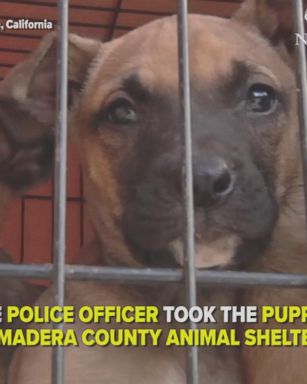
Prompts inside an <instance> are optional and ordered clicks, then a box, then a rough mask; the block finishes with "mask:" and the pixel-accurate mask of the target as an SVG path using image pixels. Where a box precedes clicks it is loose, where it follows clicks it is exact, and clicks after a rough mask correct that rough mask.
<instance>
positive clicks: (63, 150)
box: [52, 0, 69, 384]
mask: <svg viewBox="0 0 307 384" xmlns="http://www.w3.org/2000/svg"><path fill="white" fill-rule="evenodd" d="M58 18H59V24H58V55H57V58H58V59H57V124H56V148H55V177H54V195H55V196H54V269H53V282H54V292H55V297H54V302H55V305H57V306H60V307H63V306H64V295H65V253H66V194H67V191H66V190H67V185H66V177H67V175H66V173H67V117H68V106H67V103H68V29H69V0H61V1H59V3H58ZM53 327H54V328H55V329H63V328H64V325H63V323H59V324H54V325H53ZM52 383H53V384H63V383H64V348H63V347H60V346H57V347H55V348H53V353H52Z"/></svg>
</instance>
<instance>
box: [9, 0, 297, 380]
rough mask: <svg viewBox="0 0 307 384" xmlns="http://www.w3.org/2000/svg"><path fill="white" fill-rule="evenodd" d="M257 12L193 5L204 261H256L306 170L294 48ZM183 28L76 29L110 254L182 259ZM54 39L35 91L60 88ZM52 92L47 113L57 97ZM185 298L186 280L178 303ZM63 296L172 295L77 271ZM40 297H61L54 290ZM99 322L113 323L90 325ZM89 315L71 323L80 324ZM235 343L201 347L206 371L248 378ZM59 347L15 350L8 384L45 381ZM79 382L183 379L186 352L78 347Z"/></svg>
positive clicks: (86, 141) (154, 260) (88, 166)
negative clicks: (97, 37)
mask: <svg viewBox="0 0 307 384" xmlns="http://www.w3.org/2000/svg"><path fill="white" fill-rule="evenodd" d="M260 3H264V2H263V1H259V4H260ZM270 3H271V2H270ZM255 4H256V3H255ZM256 16H257V17H258V16H259V17H260V14H258V13H257V14H255V13H253V9H252V7H250V8H249V7H247V8H246V13H244V15H243V14H242V13H241V14H239V15H238V16H237V17H236V18H234V19H232V20H223V19H220V18H214V17H205V16H196V15H193V16H190V50H191V83H192V106H193V150H194V157H193V163H194V164H193V166H194V167H193V170H194V180H195V185H194V190H195V209H196V243H197V244H196V248H197V249H196V251H197V252H196V253H197V254H196V259H197V260H196V261H197V266H198V267H201V268H204V267H212V266H226V265H231V264H234V263H235V262H245V263H246V262H251V258H253V257H255V256H258V255H259V254H261V253H262V252H263V251H264V250H265V249H266V248H267V247H268V246H269V245H270V240H271V236H272V232H273V231H274V229H275V228H276V223H279V221H278V217H279V214H280V212H283V206H284V205H285V204H286V203H287V202H288V196H290V195H289V194H290V192H291V189H292V186H293V175H294V174H296V172H297V170H298V168H299V151H298V148H299V145H298V139H297V133H298V124H297V110H296V86H295V79H294V74H293V71H292V70H291V68H290V67H289V65H288V63H289V60H288V58H286V57H285V58H284V57H282V54H284V53H285V52H286V51H285V48H284V47H282V48H281V50H279V47H278V48H277V47H274V46H272V45H271V39H272V38H273V37H274V39H277V41H278V42H279V40H278V39H279V35H278V33H275V34H274V35H272V34H270V33H268V31H267V30H266V29H262V30H261V31H259V30H258V29H257V23H256V21H257V22H258V20H257V17H256ZM252 23H255V24H252ZM251 24H252V25H253V26H254V28H251ZM176 31H177V26H176V18H174V17H172V18H165V19H161V20H158V21H155V22H153V23H150V24H148V25H146V26H144V27H142V28H140V29H137V30H135V31H133V32H131V33H129V34H127V35H125V36H123V37H122V38H120V39H117V40H115V41H112V42H111V43H108V44H100V43H97V42H94V41H89V40H85V39H81V38H78V37H76V36H72V37H71V41H70V75H71V76H70V77H71V82H72V83H73V84H75V85H76V84H77V83H79V84H80V88H82V92H80V93H79V94H77V98H76V99H75V105H74V109H73V112H72V115H71V130H72V134H73V135H74V137H75V139H76V142H77V145H78V148H79V152H80V155H81V160H82V166H83V172H84V177H85V183H86V192H87V200H88V204H89V208H90V211H91V215H92V220H93V223H94V226H95V229H96V232H97V234H98V236H99V241H98V243H97V245H96V249H97V247H98V249H99V250H100V251H101V254H102V255H103V260H102V261H103V262H104V263H107V264H113V265H118V264H122V265H136V264H140V263H142V264H144V265H151V264H155V265H166V264H167V265H178V264H179V265H182V246H181V241H180V238H181V235H182V207H181V200H182V193H181V188H180V185H181V183H180V169H181V167H180V119H179V110H178V104H179V101H178V69H177V66H178V64H177V44H176ZM54 40H55V37H54V35H51V36H48V37H47V38H46V40H45V41H44V42H43V46H42V47H43V54H38V53H39V52H41V51H40V50H39V51H38V53H36V55H37V56H39V57H40V59H41V61H40V65H41V66H42V67H43V69H44V70H43V71H41V70H40V68H37V67H35V75H34V76H33V78H32V81H31V82H29V83H27V87H30V88H31V89H32V92H33V94H36V95H37V97H38V96H39V97H44V95H49V96H50V95H53V94H54V90H53V89H52V87H50V88H48V87H46V86H45V87H43V88H42V85H43V84H52V82H49V83H47V82H46V81H45V78H46V76H48V78H54V76H55V73H54V71H51V70H50V69H51V68H54V62H55V55H54V47H55V41H54ZM280 43H281V41H280ZM280 45H282V44H280ZM46 47H49V49H46ZM251 47H252V49H251ZM41 49H42V48H41ZM30 60H31V59H30ZM32 63H33V61H32ZM46 68H49V71H46V70H45V69H46ZM85 74H86V76H85ZM35 80H37V81H35ZM46 100H49V101H50V103H49V108H48V105H47V104H46V107H47V114H48V115H49V114H51V113H52V111H53V109H52V107H53V106H54V101H53V100H52V99H51V100H50V98H49V99H48V98H46ZM32 101H33V100H32ZM34 101H35V100H34ZM29 106H31V103H29ZM50 111H51V113H50ZM285 164H286V166H285ZM295 183H296V181H295ZM94 247H95V245H94ZM274 247H275V244H274V243H273V244H271V249H275V248H274ZM271 252H272V251H271ZM160 289H161V287H160ZM180 298H181V297H180V292H179V291H178V295H176V294H175V295H174V297H173V298H172V302H175V303H176V302H180ZM205 298H206V300H209V298H208V293H207V292H206V293H205ZM231 299H232V298H231ZM212 300H213V301H212V302H213V303H214V304H219V303H220V302H218V301H217V299H216V298H215V297H213V298H212ZM227 300H228V298H227V297H225V298H224V299H223V301H224V303H225V302H226V301H227ZM66 303H67V304H72V305H75V306H76V307H77V308H79V307H80V306H82V305H85V304H86V305H97V304H102V303H103V304H104V305H108V304H113V305H114V304H117V305H127V304H130V305H131V304H134V305H137V304H158V305H160V304H161V305H163V304H169V303H170V301H169V298H168V300H166V298H165V297H161V293H160V292H156V290H153V289H150V290H148V289H146V288H142V289H137V288H135V289H132V288H131V289H129V290H127V289H126V288H122V287H120V286H115V287H114V288H110V287H103V286H101V285H99V284H81V283H75V284H70V285H68V287H67V297H66ZM40 304H41V305H47V304H49V305H51V304H52V297H51V292H48V293H47V294H46V295H45V296H44V297H42V299H41V300H40ZM102 326H108V325H106V324H98V325H96V326H93V327H96V328H100V327H102ZM161 326H163V320H162V323H161ZM84 327H85V326H84V325H82V324H80V323H76V324H75V325H74V329H75V330H76V332H77V333H78V334H80V333H81V332H82V330H83V329H84ZM226 352H227V353H225V351H221V350H218V351H217V352H216V353H214V351H210V350H206V354H205V357H204V359H202V367H201V368H202V371H201V372H202V377H203V381H204V382H206V383H214V384H226V383H227V384H230V383H236V384H238V383H240V382H241V378H240V373H239V372H238V369H237V368H238V367H237V365H236V361H233V359H234V360H236V358H237V356H236V355H235V353H234V352H233V351H231V350H228V351H226ZM232 352H233V353H232ZM50 356H51V354H50V350H48V349H47V348H39V349H30V348H25V349H23V350H20V351H19V353H18V354H17V355H16V359H15V361H14V364H13V366H12V368H11V378H10V383H14V384H17V383H22V384H30V383H31V384H34V383H50V380H51V379H50V377H51V372H50V370H51V365H50ZM257 367H258V369H259V370H260V369H261V368H260V367H259V366H257ZM241 371H243V369H242V367H241ZM83 382H86V383H90V384H96V383H108V382H112V383H114V384H117V383H118V384H119V383H123V382H128V383H130V382H131V383H139V384H141V383H144V382H146V383H152V384H153V383H157V382H159V383H174V382H176V383H184V382H185V373H184V364H183V351H182V350H180V351H178V350H172V349H165V348H162V347H161V348H159V349H152V348H149V347H148V348H146V349H125V348H118V349H115V348H114V349H113V348H99V347H97V348H86V347H83V346H80V347H79V348H70V349H68V350H67V354H66V377H65V383H66V384H68V383H83Z"/></svg>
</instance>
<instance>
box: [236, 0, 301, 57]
mask: <svg viewBox="0 0 307 384" xmlns="http://www.w3.org/2000/svg"><path fill="white" fill-rule="evenodd" d="M304 5H305V6H307V0H304ZM233 18H234V19H236V20H237V21H239V22H241V23H244V24H245V25H246V26H251V27H256V28H258V30H259V31H260V32H261V33H262V34H263V35H264V36H265V37H266V38H267V39H268V40H270V42H271V44H272V45H273V46H275V47H276V48H277V49H278V50H279V51H280V52H281V53H282V54H283V55H288V56H289V54H290V55H291V54H292V53H293V52H294V48H295V33H294V32H295V31H294V15H293V6H292V0H246V1H245V2H244V3H243V4H242V6H241V7H240V8H239V10H238V11H237V12H236V13H235V14H234V16H233Z"/></svg>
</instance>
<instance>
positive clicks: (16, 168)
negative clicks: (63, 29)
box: [0, 33, 101, 189]
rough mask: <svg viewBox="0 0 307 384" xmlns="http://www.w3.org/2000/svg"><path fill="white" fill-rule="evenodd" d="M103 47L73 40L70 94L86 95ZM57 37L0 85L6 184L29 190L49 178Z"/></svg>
mask: <svg viewBox="0 0 307 384" xmlns="http://www.w3.org/2000/svg"><path fill="white" fill-rule="evenodd" d="M100 46H101V43H99V42H98V41H95V40H90V39H85V38H82V37H79V36H76V35H70V37H69V76H68V78H69V95H70V98H72V97H73V95H76V94H78V93H79V92H80V89H81V87H82V84H83V82H84V80H85V76H86V73H87V70H88V67H89V65H90V63H91V62H92V60H93V58H94V57H95V56H96V54H97V52H98V50H99V48H100ZM56 67H57V36H56V34H55V33H51V34H49V35H47V36H46V37H45V38H44V39H43V40H42V42H41V44H40V45H39V47H38V48H37V50H36V51H35V52H34V53H33V54H32V55H31V56H30V57H29V58H28V59H27V60H26V61H24V62H22V63H20V64H18V65H17V66H16V67H15V68H14V69H13V70H12V71H11V73H9V75H8V76H7V77H6V78H5V79H4V80H3V82H2V83H1V84H0V181H1V182H3V183H5V184H7V185H9V186H10V187H12V188H13V189H20V188H25V187H28V186H30V185H32V184H34V183H35V182H37V181H39V180H40V179H41V178H43V177H44V176H46V175H47V174H48V171H49V170H50V168H51V164H52V158H53V141H54V140H53V136H54V124H55V120H56V116H55V113H56V110H55V109H56Z"/></svg>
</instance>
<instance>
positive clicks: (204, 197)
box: [193, 157, 234, 206]
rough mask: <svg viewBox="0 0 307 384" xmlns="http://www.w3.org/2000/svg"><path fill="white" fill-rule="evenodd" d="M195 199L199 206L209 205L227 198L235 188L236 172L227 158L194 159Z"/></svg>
mask: <svg viewBox="0 0 307 384" xmlns="http://www.w3.org/2000/svg"><path fill="white" fill-rule="evenodd" d="M193 176H194V199H195V205H197V206H209V205H212V204H214V203H217V202H219V201H220V200H222V199H225V198H226V197H227V196H228V195H229V194H230V193H231V192H232V190H233V188H234V174H233V172H232V171H231V170H230V169H229V167H228V165H227V164H226V162H225V160H223V159H222V158H220V157H211V158H208V159H206V160H203V159H196V160H195V159H194V164H193Z"/></svg>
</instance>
